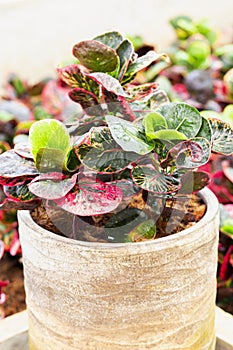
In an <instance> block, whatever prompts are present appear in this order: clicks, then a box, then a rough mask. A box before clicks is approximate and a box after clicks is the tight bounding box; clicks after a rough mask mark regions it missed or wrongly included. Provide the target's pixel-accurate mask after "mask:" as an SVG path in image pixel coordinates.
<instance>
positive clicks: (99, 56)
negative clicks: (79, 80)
mask: <svg viewBox="0 0 233 350" xmlns="http://www.w3.org/2000/svg"><path fill="white" fill-rule="evenodd" d="M73 55H74V56H75V57H76V58H77V59H78V60H79V61H80V62H81V64H82V65H84V66H85V67H87V68H88V69H90V70H92V71H94V72H112V71H114V70H115V69H116V67H117V64H118V58H117V54H116V51H115V50H113V49H112V48H110V47H109V46H107V45H104V44H102V43H101V42H99V41H97V40H86V41H81V42H80V43H78V44H76V45H75V46H74V47H73Z"/></svg>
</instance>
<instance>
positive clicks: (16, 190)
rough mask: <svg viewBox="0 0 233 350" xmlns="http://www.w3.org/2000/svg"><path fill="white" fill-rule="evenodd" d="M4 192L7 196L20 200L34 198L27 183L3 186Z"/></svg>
mask: <svg viewBox="0 0 233 350" xmlns="http://www.w3.org/2000/svg"><path fill="white" fill-rule="evenodd" d="M4 193H5V194H6V196H7V197H8V198H11V199H15V200H18V201H21V202H22V201H30V200H32V199H34V198H35V196H34V194H33V193H32V192H30V190H29V188H28V184H27V183H24V184H22V185H17V186H4Z"/></svg>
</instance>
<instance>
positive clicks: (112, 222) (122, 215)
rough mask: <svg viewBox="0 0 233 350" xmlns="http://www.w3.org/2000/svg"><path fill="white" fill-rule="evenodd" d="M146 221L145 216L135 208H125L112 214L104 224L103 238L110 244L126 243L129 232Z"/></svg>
mask: <svg viewBox="0 0 233 350" xmlns="http://www.w3.org/2000/svg"><path fill="white" fill-rule="evenodd" d="M145 220H147V215H146V214H145V213H144V212H143V211H142V210H139V209H136V208H125V209H123V210H121V211H120V212H118V213H116V214H114V215H113V216H112V217H111V218H110V219H109V220H108V221H107V223H106V224H105V236H106V238H107V240H108V241H109V242H111V243H124V242H128V241H129V239H128V234H129V232H130V231H131V230H132V229H133V228H135V227H136V226H138V225H139V224H140V223H142V222H144V221H145Z"/></svg>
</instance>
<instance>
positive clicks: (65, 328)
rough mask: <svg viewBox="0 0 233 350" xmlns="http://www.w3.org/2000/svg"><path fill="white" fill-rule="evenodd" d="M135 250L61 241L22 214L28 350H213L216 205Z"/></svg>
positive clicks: (207, 196)
mask: <svg viewBox="0 0 233 350" xmlns="http://www.w3.org/2000/svg"><path fill="white" fill-rule="evenodd" d="M202 195H203V198H204V200H205V202H206V203H207V212H206V214H205V216H204V217H203V218H202V220H200V221H199V222H198V223H197V224H196V225H195V226H193V227H191V228H189V229H187V230H184V231H182V232H180V233H177V234H175V235H171V236H168V237H164V238H160V239H158V240H154V241H147V242H140V243H125V244H111V243H89V242H80V241H75V240H72V239H68V238H64V237H60V236H58V235H55V234H53V233H51V232H49V231H46V230H44V229H42V228H41V227H39V226H38V225H36V224H35V223H34V221H33V220H32V219H31V216H30V213H29V212H28V211H21V212H19V231H20V239H21V244H22V249H23V261H24V274H25V288H26V296H27V299H26V301H27V306H28V313H29V337H30V349H31V350H45V349H46V350H54V349H56V350H84V349H85V350H105V349H107V350H121V349H122V350H123V349H124V350H143V349H155V350H176V349H180V350H181V349H182V350H194V349H196V350H214V349H215V334H214V315H215V295H216V268H217V243H218V202H217V199H216V197H215V196H214V195H213V194H212V192H210V191H209V190H208V189H205V190H204V191H202Z"/></svg>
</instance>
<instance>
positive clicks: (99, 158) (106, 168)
mask: <svg viewBox="0 0 233 350" xmlns="http://www.w3.org/2000/svg"><path fill="white" fill-rule="evenodd" d="M75 152H76V154H77V156H78V157H79V159H80V161H81V162H82V163H83V164H84V165H86V166H87V167H88V168H89V169H92V170H94V171H97V172H101V173H113V172H116V171H120V170H123V169H125V168H126V167H127V166H129V164H131V162H133V161H135V160H136V159H137V158H138V155H137V154H135V153H133V152H125V151H124V150H123V149H122V148H121V147H120V146H119V145H118V144H117V143H116V142H115V140H114V139H113V137H112V135H111V133H110V130H109V129H108V128H106V127H100V128H92V129H91V131H90V136H89V142H88V143H82V144H80V145H79V146H78V147H75Z"/></svg>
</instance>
